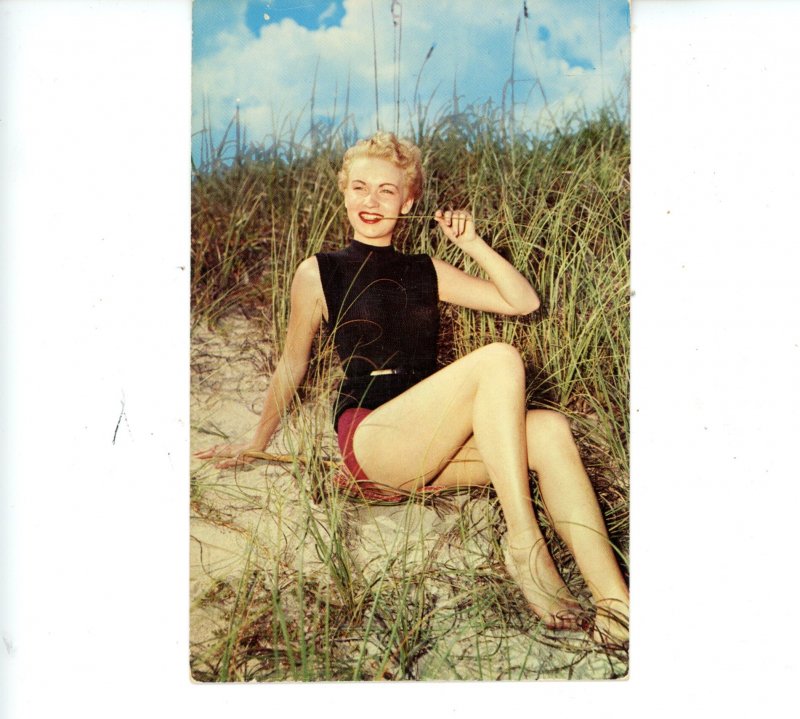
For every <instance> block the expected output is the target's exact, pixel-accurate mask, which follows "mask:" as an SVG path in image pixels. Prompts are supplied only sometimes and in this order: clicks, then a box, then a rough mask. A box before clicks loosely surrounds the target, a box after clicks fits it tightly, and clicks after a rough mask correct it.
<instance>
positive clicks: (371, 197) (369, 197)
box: [364, 192, 378, 207]
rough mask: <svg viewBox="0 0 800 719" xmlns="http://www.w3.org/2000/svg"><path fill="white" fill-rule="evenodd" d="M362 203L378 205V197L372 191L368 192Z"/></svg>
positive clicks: (368, 205) (372, 205) (371, 205)
mask: <svg viewBox="0 0 800 719" xmlns="http://www.w3.org/2000/svg"><path fill="white" fill-rule="evenodd" d="M364 204H365V205H366V206H367V207H377V205H378V198H377V196H376V195H375V193H374V192H370V193H369V194H368V195H367V198H366V200H365V201H364Z"/></svg>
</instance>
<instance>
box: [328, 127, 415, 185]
mask: <svg viewBox="0 0 800 719" xmlns="http://www.w3.org/2000/svg"><path fill="white" fill-rule="evenodd" d="M364 156H367V157H379V158H381V159H382V160H389V161H390V162H393V163H394V164H395V165H397V166H398V167H399V168H400V169H401V170H402V171H403V175H404V176H405V183H406V192H407V194H408V197H409V198H411V199H412V200H417V199H419V198H420V197H421V196H422V185H423V183H424V182H425V172H424V171H423V169H422V153H421V152H420V150H419V148H418V147H417V146H416V145H415V144H414V143H413V142H410V141H409V140H399V139H398V138H397V137H395V135H394V134H392V133H391V132H376V133H375V134H374V135H373V136H372V137H370V138H369V139H368V140H359V141H358V142H357V143H356V144H355V145H353V147H351V148H350V149H349V150H348V151H347V152H345V153H344V159H343V160H342V169H341V170H339V189H340V190H341V191H342V192H344V191H345V188H346V187H347V181H348V179H349V176H350V165H351V164H352V162H353V160H355V159H356V158H357V157H364Z"/></svg>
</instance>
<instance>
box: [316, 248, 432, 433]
mask: <svg viewBox="0 0 800 719" xmlns="http://www.w3.org/2000/svg"><path fill="white" fill-rule="evenodd" d="M316 258H317V262H318V263H319V274H320V278H321V280H322V289H323V292H324V293H325V302H326V303H327V305H328V320H327V322H326V323H325V326H326V329H327V331H328V332H329V333H330V335H331V338H332V340H333V343H334V346H335V347H336V352H337V354H338V355H339V358H340V359H341V361H342V366H343V368H344V373H345V378H344V380H343V381H342V384H341V386H340V387H339V392H338V396H337V397H336V400H335V403H334V412H333V416H334V427H336V425H338V422H339V417H340V416H341V414H342V413H343V412H344V411H345V410H347V409H351V408H353V407H365V408H367V409H375V408H377V407H380V406H381V405H382V404H384V402H388V401H389V400H390V399H393V398H394V397H396V396H397V395H399V394H401V393H402V392H405V390H407V389H408V388H409V387H411V386H413V385H414V384H416V383H417V382H419V381H420V380H422V379H424V378H425V377H427V376H428V375H430V374H433V372H435V371H436V340H437V336H438V333H439V304H438V303H439V288H438V284H437V281H436V270H435V268H434V266H433V262H432V260H431V258H430V257H429V256H428V255H404V254H402V253H400V252H397V251H396V250H395V249H394V247H392V246H391V245H389V246H388V247H373V246H372V245H367V244H364V243H363V242H359V241H358V240H352V241H351V243H350V245H349V246H348V247H346V248H344V249H342V250H338V251H336V252H320V253H317V255H316ZM380 370H383V372H380ZM387 370H391V372H388V371H387ZM376 372H377V373H376Z"/></svg>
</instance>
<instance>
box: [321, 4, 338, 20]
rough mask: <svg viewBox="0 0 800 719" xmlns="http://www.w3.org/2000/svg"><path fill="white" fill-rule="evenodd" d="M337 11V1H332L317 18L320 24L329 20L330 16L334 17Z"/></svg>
mask: <svg viewBox="0 0 800 719" xmlns="http://www.w3.org/2000/svg"><path fill="white" fill-rule="evenodd" d="M335 12H336V3H335V2H332V3H331V4H330V5H328V7H326V8H325V10H323V11H322V13H321V14H320V16H319V17H318V18H317V22H318V23H319V24H320V25H324V24H325V21H326V20H328V19H329V18H332V17H333V15H334V13H335Z"/></svg>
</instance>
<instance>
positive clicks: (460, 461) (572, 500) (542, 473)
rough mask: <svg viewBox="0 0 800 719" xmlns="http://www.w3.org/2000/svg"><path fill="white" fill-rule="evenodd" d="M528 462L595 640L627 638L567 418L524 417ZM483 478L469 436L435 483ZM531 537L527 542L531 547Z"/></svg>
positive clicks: (617, 584)
mask: <svg viewBox="0 0 800 719" xmlns="http://www.w3.org/2000/svg"><path fill="white" fill-rule="evenodd" d="M526 440H527V450H528V466H529V468H530V469H532V470H535V471H536V474H537V477H538V480H539V489H540V491H541V493H542V499H543V501H544V504H545V509H546V511H547V513H548V515H549V517H550V520H551V522H552V523H553V526H554V528H555V530H556V531H557V532H558V534H559V536H560V537H561V538H562V539H563V540H564V542H565V543H566V545H567V547H568V548H569V549H570V551H571V552H572V554H573V556H574V557H575V561H576V562H577V564H578V567H579V569H580V570H581V573H582V574H583V577H584V579H585V580H586V584H587V586H588V587H589V590H590V591H591V593H592V597H593V599H594V601H595V605H596V607H597V610H598V612H597V618H596V621H595V625H596V633H595V639H597V640H598V641H600V642H601V643H609V642H611V643H614V642H620V641H624V640H625V639H627V620H628V605H629V596H628V589H627V586H626V584H625V580H624V578H623V576H622V572H621V571H620V569H619V564H618V563H617V560H616V557H615V556H614V552H613V549H612V548H611V545H610V543H609V539H608V534H607V532H606V528H605V523H604V521H603V516H602V514H601V512H600V507H599V505H598V503H597V498H596V497H595V494H594V489H593V488H592V485H591V483H590V482H589V478H588V476H587V475H586V470H585V469H584V467H583V463H582V462H581V459H580V456H579V454H578V449H577V447H576V446H575V441H574V439H573V437H572V432H571V430H570V427H569V423H568V421H567V419H566V418H565V417H564V416H563V415H561V414H559V413H557V412H553V411H550V410H531V411H529V412H528V413H527V416H526ZM486 481H488V474H487V473H486V470H485V469H484V468H483V467H482V466H481V455H480V453H479V452H478V449H477V446H476V444H475V442H474V440H472V439H470V440H468V441H467V442H466V443H465V445H464V446H463V447H462V448H461V449H460V450H459V452H458V453H457V454H456V455H455V456H454V458H453V461H452V462H451V463H450V464H449V465H448V466H447V467H446V468H445V469H444V470H443V471H442V473H441V474H440V475H439V476H438V477H437V478H436V480H435V484H436V485H437V486H444V487H452V486H467V485H470V484H472V485H478V484H483V483H485V482H486ZM534 542H535V539H533V540H532V542H531V551H534V549H535V547H534V546H533V545H534Z"/></svg>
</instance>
